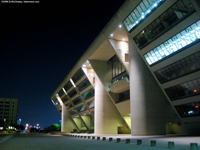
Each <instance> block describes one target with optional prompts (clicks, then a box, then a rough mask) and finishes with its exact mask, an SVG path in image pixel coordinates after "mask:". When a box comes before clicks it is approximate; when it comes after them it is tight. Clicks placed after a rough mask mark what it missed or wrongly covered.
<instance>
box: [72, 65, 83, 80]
mask: <svg viewBox="0 0 200 150" xmlns="http://www.w3.org/2000/svg"><path fill="white" fill-rule="evenodd" d="M84 75H85V73H84V72H83V70H82V69H81V68H80V69H79V70H78V71H77V72H76V73H75V75H74V76H73V77H72V80H73V82H74V83H76V82H77V81H78V80H80V79H81V78H82V77H83V76H84Z"/></svg>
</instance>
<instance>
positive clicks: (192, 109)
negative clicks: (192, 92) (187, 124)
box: [175, 102, 200, 118]
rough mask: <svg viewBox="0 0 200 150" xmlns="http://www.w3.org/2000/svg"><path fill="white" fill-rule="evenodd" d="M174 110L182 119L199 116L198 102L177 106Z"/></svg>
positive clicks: (199, 106) (199, 105) (199, 103)
mask: <svg viewBox="0 0 200 150" xmlns="http://www.w3.org/2000/svg"><path fill="white" fill-rule="evenodd" d="M175 108H176V110H177V112H178V113H179V115H180V116H181V117H182V118H184V117H194V116H200V102H193V103H188V104H183V105H178V106H175Z"/></svg>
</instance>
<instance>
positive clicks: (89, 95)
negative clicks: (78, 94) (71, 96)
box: [82, 88, 94, 100]
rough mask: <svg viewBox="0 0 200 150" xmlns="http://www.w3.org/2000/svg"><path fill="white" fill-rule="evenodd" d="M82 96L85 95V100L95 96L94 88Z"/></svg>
mask: <svg viewBox="0 0 200 150" xmlns="http://www.w3.org/2000/svg"><path fill="white" fill-rule="evenodd" d="M82 96H83V98H84V99H85V100H87V99H89V98H91V97H93V96H94V89H93V88H92V89H90V90H88V91H86V92H85V93H83V94H82Z"/></svg>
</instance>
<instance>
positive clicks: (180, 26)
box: [51, 0, 200, 135]
mask: <svg viewBox="0 0 200 150" xmlns="http://www.w3.org/2000/svg"><path fill="white" fill-rule="evenodd" d="M199 41H200V2H199V0H134V1H133V0H127V1H125V3H124V4H123V5H122V6H121V7H120V9H119V10H118V11H117V12H116V14H115V15H114V16H113V18H111V20H110V21H109V22H108V24H107V25H106V27H105V28H104V29H103V30H102V32H101V33H100V34H99V35H98V37H97V38H96V39H95V40H94V42H93V43H92V44H91V45H90V47H89V48H88V49H87V50H86V51H85V53H84V54H83V55H82V57H81V58H80V59H79V61H78V62H77V63H76V65H75V66H74V67H73V69H72V70H71V71H70V72H69V73H68V74H67V76H66V77H65V78H64V80H63V81H62V83H61V84H60V85H59V86H58V87H57V89H56V90H55V91H54V93H53V94H52V96H51V100H52V101H53V103H54V105H55V107H56V108H57V109H58V111H59V113H60V114H61V116H62V131H63V132H70V131H76V130H80V131H83V130H86V131H90V130H94V133H95V134H120V133H131V135H158V134H173V133H175V134H198V135H199V134H200V128H199V126H200V95H199V94H200V48H199V47H200V42H199Z"/></svg>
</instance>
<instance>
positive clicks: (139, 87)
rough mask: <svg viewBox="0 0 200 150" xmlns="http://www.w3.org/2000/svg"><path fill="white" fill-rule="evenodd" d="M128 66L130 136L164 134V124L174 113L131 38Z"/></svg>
mask: <svg viewBox="0 0 200 150" xmlns="http://www.w3.org/2000/svg"><path fill="white" fill-rule="evenodd" d="M129 66H130V68H129V71H130V74H129V75H130V103H131V134H132V135H155V134H166V130H165V129H166V128H165V124H166V123H167V122H169V121H170V120H169V118H170V117H171V116H172V114H174V112H173V110H172V108H171V106H170V104H169V102H168V101H167V99H166V97H165V96H164V93H163V92H162V91H161V89H160V87H159V85H158V84H157V83H156V80H155V79H154V77H153V75H152V74H151V72H150V71H149V69H148V67H147V66H146V64H145V63H144V61H143V59H142V58H141V56H140V54H139V53H138V51H137V49H136V47H135V45H134V43H133V40H131V38H130V40H129Z"/></svg>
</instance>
